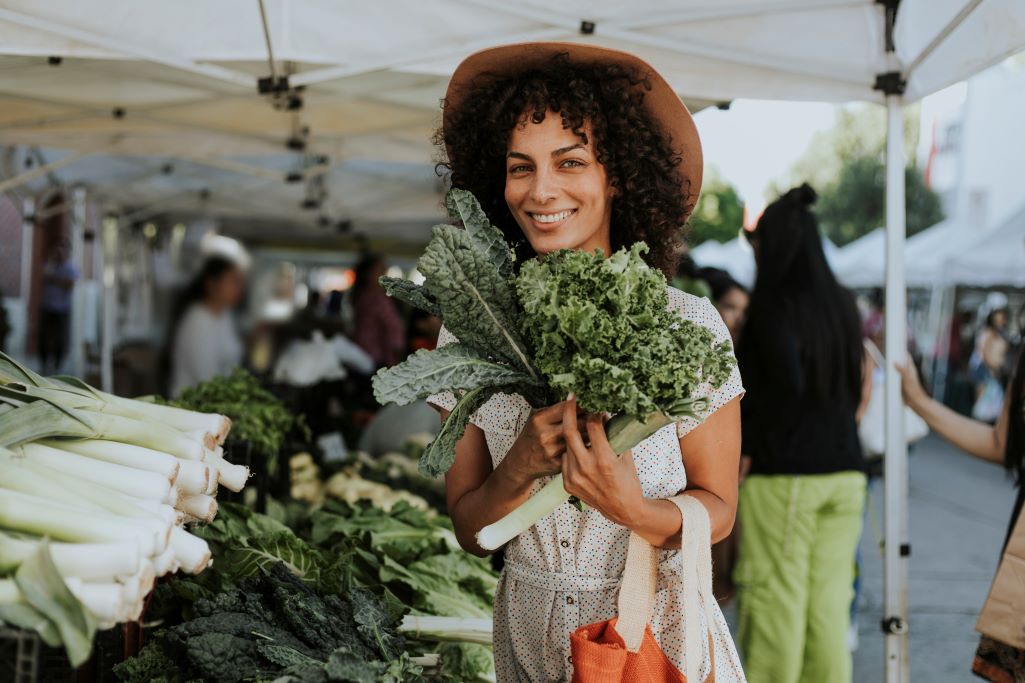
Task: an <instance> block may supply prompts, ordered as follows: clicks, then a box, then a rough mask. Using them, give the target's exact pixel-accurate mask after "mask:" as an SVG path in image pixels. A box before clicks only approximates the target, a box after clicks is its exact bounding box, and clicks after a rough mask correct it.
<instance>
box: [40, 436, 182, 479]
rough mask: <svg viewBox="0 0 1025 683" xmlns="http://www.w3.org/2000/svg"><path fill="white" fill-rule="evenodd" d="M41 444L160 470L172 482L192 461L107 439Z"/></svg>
mask: <svg viewBox="0 0 1025 683" xmlns="http://www.w3.org/2000/svg"><path fill="white" fill-rule="evenodd" d="M42 443H43V444H44V445H46V446H50V447H52V448H57V449H60V450H62V451H70V452H71V453H77V454H78V455H85V456H88V457H90V458H94V459H96V460H103V461H104V462H109V463H113V464H115V465H123V466H125V467H134V468H137V469H140V470H149V471H151V472H157V473H159V474H162V475H164V476H165V477H167V480H168V481H170V482H174V481H176V480H177V479H178V477H179V472H180V468H181V466H182V463H188V462H192V461H190V460H184V461H183V460H179V459H178V458H176V457H174V456H173V455H170V454H168V453H163V452H161V451H155V450H153V449H152V448H146V447H144V446H135V445H132V444H127V443H121V442H119V441H107V440H104V439H88V440H86V439H61V440H56V439H54V440H48V441H43V442H42Z"/></svg>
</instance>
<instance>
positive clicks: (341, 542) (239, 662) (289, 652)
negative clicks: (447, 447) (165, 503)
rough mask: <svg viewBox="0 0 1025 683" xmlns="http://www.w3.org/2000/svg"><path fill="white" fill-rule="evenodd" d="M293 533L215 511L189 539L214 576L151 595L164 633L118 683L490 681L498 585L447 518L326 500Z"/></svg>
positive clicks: (178, 582) (262, 520)
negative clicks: (197, 540)
mask: <svg viewBox="0 0 1025 683" xmlns="http://www.w3.org/2000/svg"><path fill="white" fill-rule="evenodd" d="M293 522H294V523H295V525H296V527H297V530H296V531H293V530H292V529H290V528H289V527H287V526H285V525H284V524H282V523H281V522H279V521H276V520H275V519H273V518H272V517H270V516H268V515H262V514H259V513H255V512H253V511H251V510H249V509H248V508H245V507H243V506H240V505H235V504H232V503H226V504H224V505H223V506H222V510H221V514H220V515H218V517H217V519H216V520H214V521H213V522H212V523H210V524H207V525H205V526H202V527H199V528H198V529H197V531H196V532H197V533H198V534H200V535H201V536H202V537H203V538H204V539H205V540H206V541H207V542H209V544H210V547H211V549H212V551H213V554H214V562H213V566H212V567H211V568H210V569H209V570H207V571H206V572H204V573H203V574H201V575H199V576H196V577H185V576H180V577H175V578H174V579H173V580H171V581H169V582H167V583H164V584H161V585H160V586H158V587H157V591H156V593H155V596H154V600H153V604H152V605H151V606H150V610H149V612H148V614H151V615H152V618H154V619H157V620H159V621H160V622H161V623H163V624H165V625H166V626H165V627H164V628H162V629H159V630H157V631H156V632H155V634H154V635H152V636H151V637H150V638H149V642H148V644H147V645H146V647H145V648H143V650H142V651H141V652H140V653H139V655H138V656H137V657H134V658H132V659H129V660H127V661H126V662H124V663H123V664H120V665H118V666H117V667H116V669H115V673H116V674H117V676H118V677H119V679H120V680H122V681H125V682H127V683H141V682H142V681H150V680H152V677H153V676H154V672H159V676H160V677H162V679H161V680H163V681H166V682H167V683H174V682H179V681H181V682H184V681H190V680H196V679H206V680H218V681H241V680H279V681H282V682H285V681H296V682H300V681H421V680H422V681H439V682H440V681H472V680H482V681H483V680H493V677H492V676H493V663H492V658H491V655H490V648H489V647H488V646H489V645H490V632H491V619H490V617H491V607H490V605H491V600H492V599H493V596H494V590H495V587H496V585H497V577H496V576H495V574H494V572H493V571H492V570H491V569H490V568H489V567H488V566H487V563H485V562H484V561H482V560H480V559H478V558H474V557H470V556H467V555H466V554H465V553H462V552H461V551H459V550H458V546H457V545H456V543H455V538H454V535H453V533H452V530H451V524H450V522H449V521H448V520H447V518H445V517H442V516H440V515H437V514H436V513H432V512H430V511H425V510H421V509H416V508H413V507H410V506H409V505H408V504H407V503H406V502H404V501H399V502H396V503H394V504H393V505H392V507H391V510H390V511H385V510H383V509H381V508H379V507H376V506H375V505H373V504H372V503H370V502H369V501H367V500H360V501H359V502H357V503H354V504H347V503H342V502H337V501H330V500H329V501H327V502H326V503H325V504H324V505H323V506H322V507H319V508H316V507H314V508H311V507H306V508H304V512H303V514H302V515H301V516H300V517H298V518H296V519H294V520H293ZM214 654H216V655H217V656H212V655H214ZM229 663H231V666H230V667H228V664H229Z"/></svg>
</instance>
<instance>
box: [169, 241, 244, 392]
mask: <svg viewBox="0 0 1025 683" xmlns="http://www.w3.org/2000/svg"><path fill="white" fill-rule="evenodd" d="M244 291H245V273H244V272H243V270H242V268H241V267H240V266H239V265H238V264H237V263H236V262H235V261H232V260H230V259H227V258H224V257H223V256H211V257H209V258H208V259H207V260H206V261H205V262H204V263H203V266H202V267H201V268H200V269H199V272H198V273H197V274H196V276H195V277H194V278H193V279H192V282H191V283H190V284H189V286H188V287H187V288H186V289H185V291H184V292H183V293H182V295H181V298H180V299H179V301H178V303H177V305H176V307H175V308H176V310H175V313H174V315H173V317H172V320H173V321H174V322H173V323H172V325H171V330H172V332H171V339H172V342H171V358H170V361H171V378H170V387H169V389H170V394H171V396H178V395H179V394H181V392H182V391H184V390H185V389H187V388H188V387H191V386H194V385H196V384H199V383H200V382H205V381H207V380H208V379H212V378H214V377H219V376H223V375H227V374H228V373H230V372H231V371H232V370H233V369H234V368H236V367H238V365H239V364H240V363H241V362H242V341H241V339H240V338H239V335H238V331H237V330H236V329H235V319H234V316H233V311H234V310H235V308H236V307H237V306H238V304H239V301H241V300H242V294H243V292H244Z"/></svg>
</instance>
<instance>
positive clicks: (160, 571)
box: [153, 531, 179, 577]
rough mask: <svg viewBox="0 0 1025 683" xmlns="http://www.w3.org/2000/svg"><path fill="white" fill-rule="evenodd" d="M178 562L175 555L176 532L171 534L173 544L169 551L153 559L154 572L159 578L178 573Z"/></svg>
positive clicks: (169, 545) (168, 548) (170, 545)
mask: <svg viewBox="0 0 1025 683" xmlns="http://www.w3.org/2000/svg"><path fill="white" fill-rule="evenodd" d="M178 566H179V565H178V560H177V558H176V557H175V554H174V532H173V531H172V532H171V543H169V544H168V546H167V549H166V550H165V551H164V552H162V553H160V554H159V555H157V556H156V557H154V558H153V571H154V572H155V573H156V575H157V576H158V577H160V576H166V575H167V574H173V573H174V572H176V571H178Z"/></svg>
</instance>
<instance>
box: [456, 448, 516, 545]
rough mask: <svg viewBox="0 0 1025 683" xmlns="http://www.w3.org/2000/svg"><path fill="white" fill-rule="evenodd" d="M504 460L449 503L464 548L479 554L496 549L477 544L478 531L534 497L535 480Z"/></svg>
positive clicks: (460, 542) (457, 533)
mask: <svg viewBox="0 0 1025 683" xmlns="http://www.w3.org/2000/svg"><path fill="white" fill-rule="evenodd" d="M507 464H508V461H507V460H503V461H502V462H501V463H499V465H498V467H497V468H496V469H495V470H494V471H493V472H491V474H489V475H488V477H487V479H485V480H484V483H483V484H481V485H480V486H479V487H477V488H476V489H473V490H472V491H468V492H467V493H465V494H464V495H463V496H462V497H461V498H460V499H459V500H458V501H456V502H455V504H454V505H450V506H449V515H450V516H451V517H452V526H453V527H454V528H455V532H456V538H458V539H459V544H460V545H461V546H462V547H463V550H465V551H467V552H469V553H473V554H474V555H477V556H479V557H485V556H487V555H489V554H491V552H492V551H488V550H484V549H483V548H481V547H480V546H479V545H477V533H478V532H479V531H480V530H481V529H483V528H484V527H486V526H487V525H489V524H492V523H494V522H497V521H498V520H500V519H502V518H503V517H505V516H506V515H507V514H509V513H510V512H512V511H513V510H515V509H516V508H518V507H519V506H520V505H522V504H523V503H524V502H526V500H527V499H528V498H530V493H531V490H532V489H533V484H534V480H533V479H530V478H525V477H521V476H519V475H518V474H517V473H516V472H514V471H512V467H510V466H507Z"/></svg>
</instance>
